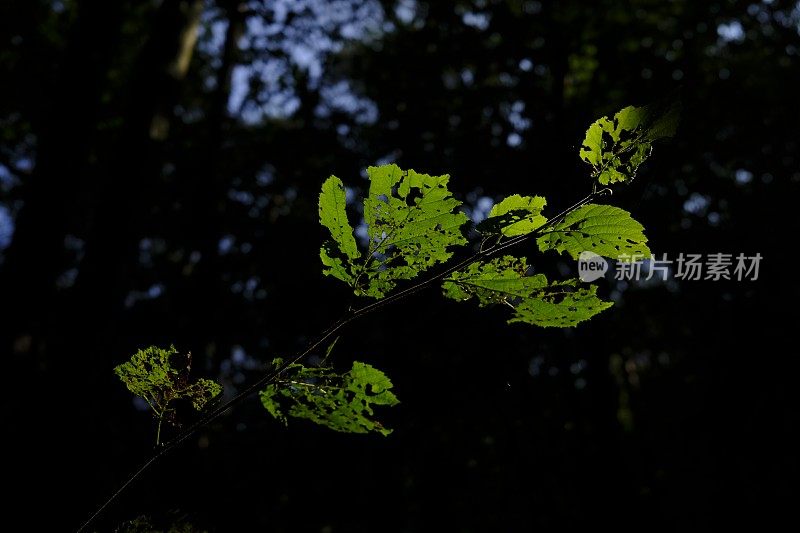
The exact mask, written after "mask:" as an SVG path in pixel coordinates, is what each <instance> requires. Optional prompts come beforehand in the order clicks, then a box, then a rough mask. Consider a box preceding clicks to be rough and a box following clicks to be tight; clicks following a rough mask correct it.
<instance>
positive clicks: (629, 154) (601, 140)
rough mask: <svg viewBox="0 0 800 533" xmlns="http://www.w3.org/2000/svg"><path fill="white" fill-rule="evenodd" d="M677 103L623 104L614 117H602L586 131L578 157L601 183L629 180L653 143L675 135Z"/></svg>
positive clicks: (650, 149) (648, 153) (647, 154)
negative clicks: (625, 105)
mask: <svg viewBox="0 0 800 533" xmlns="http://www.w3.org/2000/svg"><path fill="white" fill-rule="evenodd" d="M678 115H679V108H678V106H677V105H674V104H673V105H669V106H655V105H654V106H646V107H633V106H629V107H626V108H624V109H622V110H620V111H619V112H617V114H616V115H614V118H613V119H609V118H608V117H602V118H600V119H598V120H597V121H595V122H594V123H593V124H592V125H591V126H589V129H588V130H586V138H585V139H584V140H583V145H582V146H581V150H580V157H581V159H583V160H584V161H585V162H586V163H588V164H589V165H591V166H592V177H594V178H595V179H596V180H597V181H598V183H600V184H601V185H609V184H613V183H618V182H626V181H630V180H632V179H633V178H634V177H635V176H636V171H637V169H638V168H639V165H641V164H642V163H643V162H644V160H645V159H647V157H648V156H649V155H650V152H651V151H652V147H653V142H654V141H657V140H659V139H663V138H666V137H672V136H673V135H675V130H676V129H677V126H678Z"/></svg>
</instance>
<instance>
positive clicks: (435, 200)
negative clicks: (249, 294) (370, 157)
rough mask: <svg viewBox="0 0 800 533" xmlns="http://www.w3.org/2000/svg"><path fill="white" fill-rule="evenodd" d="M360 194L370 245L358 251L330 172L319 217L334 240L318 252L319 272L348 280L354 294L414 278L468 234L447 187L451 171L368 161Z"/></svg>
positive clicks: (379, 292) (381, 290)
mask: <svg viewBox="0 0 800 533" xmlns="http://www.w3.org/2000/svg"><path fill="white" fill-rule="evenodd" d="M367 174H368V176H369V180H370V188H369V195H368V196H367V198H365V199H364V220H365V222H366V223H367V228H368V229H367V234H368V236H369V243H368V249H367V251H366V253H364V254H363V255H361V254H359V252H358V248H357V246H356V244H355V240H354V238H353V230H352V228H351V227H350V225H349V223H348V222H347V216H346V212H345V208H344V191H343V188H342V183H341V181H339V179H338V178H336V177H331V178H329V179H328V180H327V181H326V182H325V184H324V185H323V190H322V194H321V195H320V204H319V213H320V222H321V223H322V224H323V225H324V226H325V227H327V228H328V229H329V230H330V232H331V236H332V237H333V240H331V241H328V242H326V243H325V244H324V245H323V247H322V250H321V252H320V257H321V258H322V264H323V265H324V266H325V269H324V270H323V272H324V273H325V274H327V275H330V276H334V277H336V278H338V279H341V280H342V281H345V282H346V283H348V284H349V285H350V286H351V287H352V288H353V289H354V292H355V293H356V294H357V295H360V296H371V297H373V298H383V297H384V296H386V294H387V293H388V292H389V291H391V290H392V289H393V288H394V287H395V286H396V285H397V282H398V281H400V280H405V279H412V278H414V277H416V276H417V275H419V274H420V273H421V272H423V271H425V270H427V269H429V268H431V267H432V266H434V265H436V264H438V263H443V262H445V261H447V260H448V259H450V257H451V256H452V255H453V253H452V252H451V251H450V250H449V248H450V247H452V246H456V245H463V244H466V243H467V240H466V239H465V238H464V236H463V235H462V234H461V227H462V226H463V225H464V223H466V221H467V216H466V215H465V214H464V213H461V212H454V211H455V210H456V209H457V208H458V207H459V206H460V205H461V202H459V201H458V200H456V199H455V198H453V196H452V194H450V191H449V190H448V189H447V183H448V181H449V180H450V177H449V176H447V175H445V176H429V175H427V174H419V173H417V172H415V171H413V170H408V171H405V170H401V169H400V168H399V167H398V166H397V165H383V166H380V167H369V168H368V169H367Z"/></svg>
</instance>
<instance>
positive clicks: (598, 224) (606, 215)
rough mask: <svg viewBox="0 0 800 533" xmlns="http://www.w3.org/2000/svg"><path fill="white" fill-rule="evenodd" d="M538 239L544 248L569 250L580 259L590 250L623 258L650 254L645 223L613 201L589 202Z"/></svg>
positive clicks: (540, 245) (612, 257) (541, 248)
mask: <svg viewBox="0 0 800 533" xmlns="http://www.w3.org/2000/svg"><path fill="white" fill-rule="evenodd" d="M536 242H537V243H538V244H539V249H540V250H541V251H543V252H544V251H547V250H555V251H556V252H560V253H563V252H567V253H568V254H570V255H571V256H572V257H573V258H575V259H578V256H580V254H581V252H584V251H590V252H594V253H596V254H597V255H602V256H603V257H608V258H611V259H617V260H620V261H633V260H640V259H648V258H650V256H651V254H650V249H649V248H648V247H647V244H645V243H647V237H645V235H644V227H642V225H641V224H639V223H638V222H637V221H636V220H634V219H633V218H632V217H631V214H630V213H628V212H627V211H625V210H624V209H620V208H619V207H614V206H611V205H597V204H586V205H584V206H582V207H579V208H578V209H576V210H575V211H573V212H571V213H569V214H568V215H567V216H566V217H564V220H562V221H561V222H559V223H557V224H555V225H554V226H553V228H552V229H550V230H548V231H547V232H544V233H543V235H542V236H541V237H539V238H538V239H537V240H536Z"/></svg>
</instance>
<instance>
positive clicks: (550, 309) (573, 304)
mask: <svg viewBox="0 0 800 533" xmlns="http://www.w3.org/2000/svg"><path fill="white" fill-rule="evenodd" d="M527 271H528V265H527V262H526V260H525V258H521V257H512V256H504V257H499V258H495V259H492V260H491V261H488V262H485V263H480V262H475V263H472V264H470V265H468V266H467V267H466V268H464V269H462V270H459V271H457V272H454V273H453V274H451V275H450V276H449V277H448V278H447V279H445V280H444V282H443V283H442V290H443V292H444V295H445V296H446V297H448V298H451V299H453V300H459V301H465V300H469V299H470V298H473V297H475V298H476V299H477V300H478V303H479V305H480V306H482V307H483V306H487V305H491V304H504V305H506V306H508V307H511V308H512V309H513V310H514V315H513V316H512V317H511V318H510V319H509V321H508V322H509V323H514V322H524V323H528V324H535V325H537V326H542V327H570V326H574V325H576V324H578V323H580V322H583V321H584V320H588V319H589V318H591V317H593V316H594V315H596V314H597V313H600V312H601V311H603V310H605V309H608V308H609V307H611V305H612V304H611V302H604V301H602V300H600V299H599V298H598V297H597V287H595V286H582V285H581V282H580V281H579V280H568V281H556V282H551V281H548V280H547V278H546V277H545V276H544V275H543V274H536V275H532V276H528V275H527Z"/></svg>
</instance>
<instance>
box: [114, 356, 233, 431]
mask: <svg viewBox="0 0 800 533" xmlns="http://www.w3.org/2000/svg"><path fill="white" fill-rule="evenodd" d="M179 358H180V356H179V354H178V351H177V350H176V349H175V347H174V346H170V347H169V348H167V349H165V348H158V347H156V346H150V347H149V348H145V349H144V350H139V351H137V352H136V353H135V354H134V355H133V357H131V360H130V361H129V362H127V363H122V364H121V365H119V366H117V367H116V368H114V373H115V374H116V375H117V376H118V377H119V379H120V380H122V382H123V383H124V384H125V386H126V387H128V390H129V391H131V392H132V393H133V394H135V395H136V396H140V397H142V398H144V400H145V401H146V402H147V403H148V405H149V406H150V408H151V409H152V410H153V413H154V414H155V415H156V417H158V421H159V424H158V435H157V436H156V443H158V442H159V439H160V435H161V422H162V421H163V420H164V419H165V418H166V419H167V420H172V419H173V415H174V412H173V410H172V408H171V407H170V406H171V404H172V403H173V402H175V401H177V400H188V401H190V402H191V403H192V407H194V408H195V409H196V410H198V411H199V410H201V409H202V408H203V407H205V405H206V404H207V403H208V402H209V401H210V400H212V399H213V398H215V397H216V396H218V395H219V393H220V392H222V387H221V386H220V385H219V384H218V383H217V382H216V381H212V380H210V379H198V380H197V381H194V382H192V381H190V380H189V371H190V370H191V363H192V354H191V353H188V354H186V356H185V364H184V365H182V368H176V367H175V366H174V363H175V362H176V359H179Z"/></svg>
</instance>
